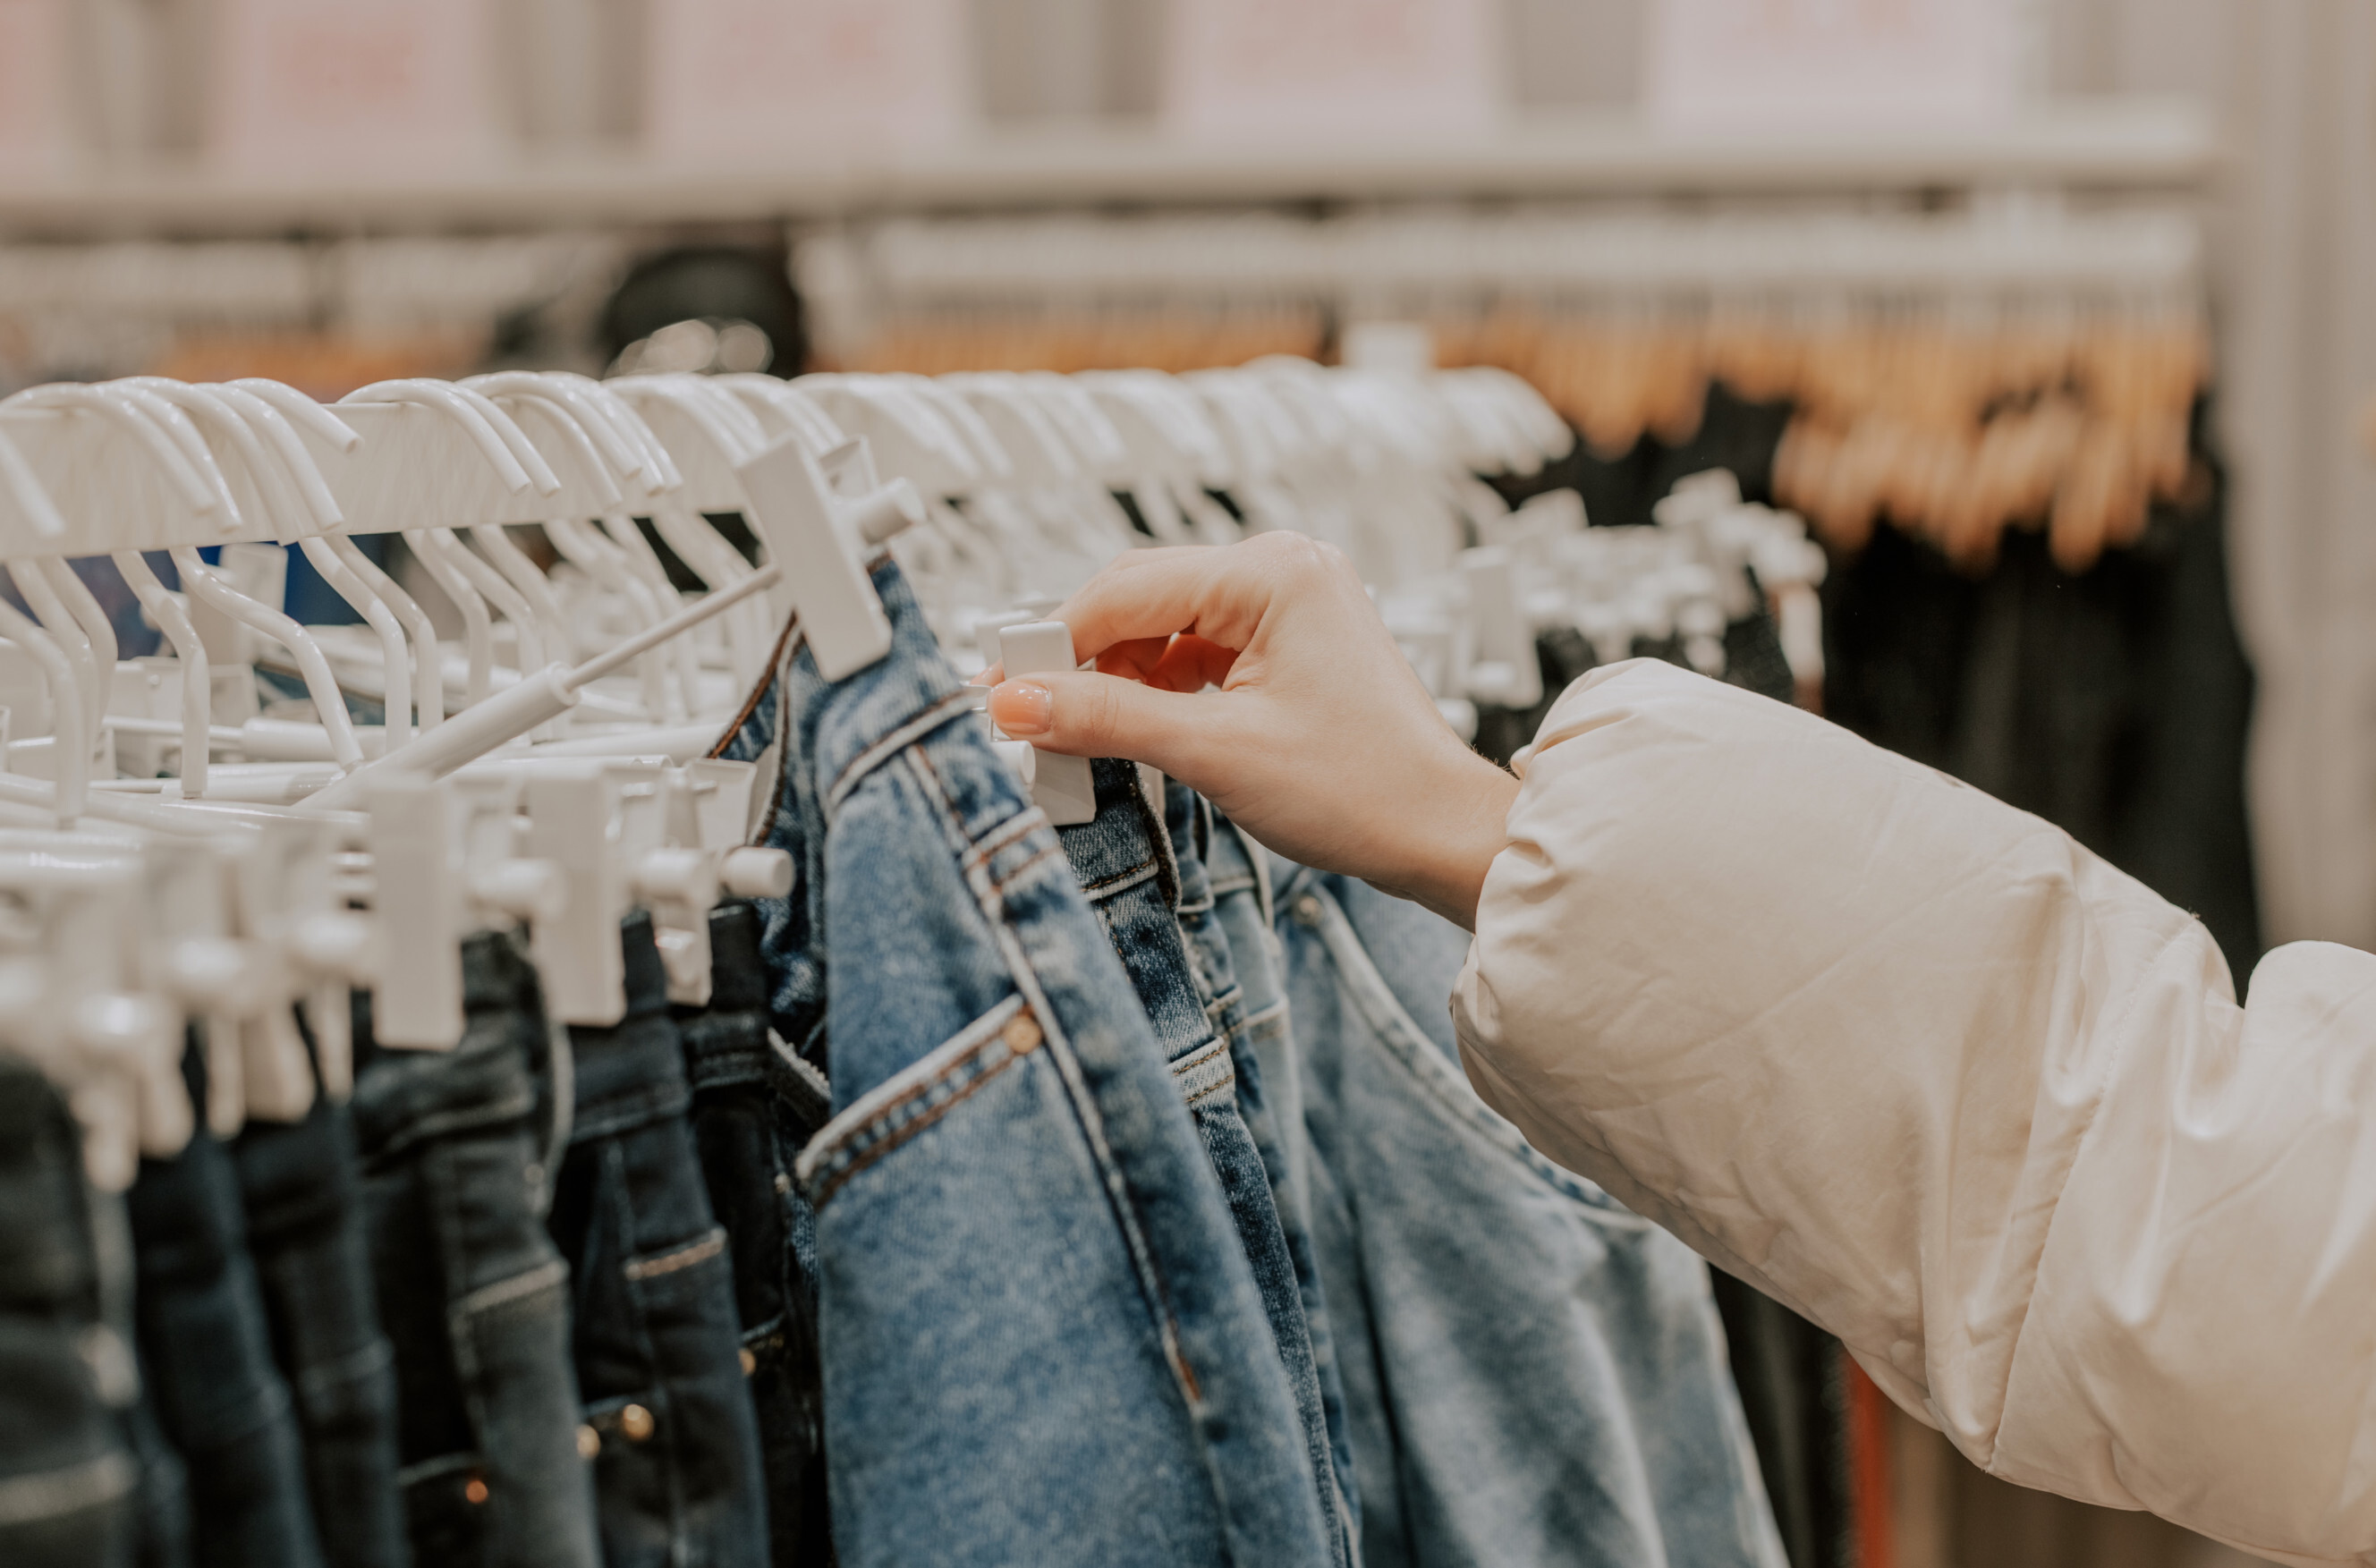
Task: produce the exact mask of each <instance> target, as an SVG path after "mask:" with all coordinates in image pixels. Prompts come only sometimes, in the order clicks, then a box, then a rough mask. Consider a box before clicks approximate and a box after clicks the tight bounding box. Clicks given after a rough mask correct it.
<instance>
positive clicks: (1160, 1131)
mask: <svg viewBox="0 0 2376 1568" xmlns="http://www.w3.org/2000/svg"><path fill="white" fill-rule="evenodd" d="M873 580H874V583H875V587H876V589H877V591H878V592H879V593H880V594H881V596H882V599H883V602H884V605H885V609H886V611H888V612H889V613H890V616H891V620H892V624H893V628H894V634H895V637H896V644H895V647H893V650H892V652H891V654H890V656H889V657H888V658H887V659H884V660H883V661H882V662H880V663H878V664H876V665H875V666H873V668H871V669H869V670H866V671H861V672H860V673H858V674H856V675H854V676H852V677H850V678H849V680H847V681H844V682H841V683H832V684H829V683H826V682H825V681H823V680H822V679H821V678H820V677H819V676H818V674H817V672H816V671H815V668H814V664H813V662H812V661H811V659H809V657H808V656H807V654H806V653H805V651H802V650H798V649H797V648H796V649H794V651H793V652H792V653H791V654H790V655H789V656H788V659H787V662H786V666H785V667H784V668H782V669H781V670H780V671H779V672H778V677H777V678H776V680H775V681H774V683H772V684H771V685H770V686H769V687H768V688H767V689H766V690H764V691H763V692H762V693H761V694H760V695H759V696H758V698H757V700H756V702H755V704H754V707H753V709H752V710H751V712H750V713H749V714H748V715H747V722H745V723H744V724H743V725H742V726H741V727H740V729H739V731H738V732H737V734H736V736H735V737H734V740H733V743H732V744H733V749H732V750H731V751H730V753H729V754H743V755H751V756H755V757H757V758H759V759H760V760H761V761H762V763H763V766H764V767H765V768H766V769H767V770H768V771H769V772H770V773H771V774H772V775H773V776H774V777H776V778H779V779H780V780H781V783H780V790H779V792H778V793H776V794H774V795H773V796H772V797H771V798H773V799H774V800H775V801H776V810H775V813H774V816H773V819H772V822H771V823H770V824H768V825H767V826H766V834H765V837H766V842H769V843H772V844H775V845H778V846H779V847H781V848H784V849H789V850H790V851H792V852H793V854H794V855H795V857H796V859H797V861H798V862H799V864H800V867H801V882H800V886H799V888H798V890H797V891H796V893H795V894H794V897H793V898H792V900H791V901H790V904H789V906H787V905H785V904H783V903H775V904H771V905H767V906H765V908H766V913H767V916H768V921H767V930H766V938H765V947H766V956H767V962H768V968H769V974H770V980H771V983H772V986H773V992H772V996H771V1012H772V1014H773V1016H774V1022H775V1027H776V1029H777V1031H778V1033H779V1034H780V1035H781V1036H782V1037H783V1038H784V1039H787V1040H789V1041H790V1042H792V1043H793V1044H794V1045H795V1046H797V1047H798V1048H799V1049H800V1051H802V1053H803V1054H804V1055H805V1056H807V1057H809V1058H810V1059H811V1060H812V1061H819V1060H822V1061H825V1062H826V1064H827V1065H828V1066H829V1072H830V1077H831V1080H832V1094H833V1104H834V1108H835V1112H836V1113H835V1116H834V1119H833V1121H832V1122H831V1123H829V1124H828V1125H827V1126H826V1128H825V1129H824V1131H822V1132H821V1133H819V1134H817V1136H816V1137H815V1139H814V1141H813V1142H812V1143H811V1144H810V1145H809V1146H808V1149H807V1151H806V1152H805V1153H804V1154H803V1155H802V1159H801V1166H800V1170H801V1177H802V1182H804V1183H805V1185H806V1187H807V1189H808V1192H809V1194H810V1196H811V1198H812V1200H813V1201H814V1205H815V1207H816V1219H817V1257H818V1265H819V1275H820V1290H821V1326H822V1334H823V1345H824V1367H825V1387H826V1433H827V1438H828V1442H829V1443H830V1445H831V1460H830V1472H831V1473H830V1490H831V1495H832V1505H833V1517H834V1539H835V1545H836V1548H837V1550H838V1553H839V1555H840V1560H841V1562H844V1563H846V1564H849V1565H850V1568H877V1565H889V1564H913V1563H921V1562H932V1563H935V1564H967V1563H979V1564H984V1565H990V1564H1005V1563H1012V1562H1032V1563H1035V1564H1050V1565H1054V1568H1064V1565H1070V1564H1078V1565H1081V1568H1089V1565H1092V1564H1094V1565H1098V1568H1108V1565H1128V1564H1146V1565H1148V1568H1157V1565H1161V1568H1170V1565H1171V1564H1177V1563H1200V1564H1202V1563H1218V1562H1234V1563H1238V1564H1241V1565H1247V1568H1251V1565H1253V1564H1264V1565H1270V1564H1286V1565H1294V1564H1306V1563H1323V1562H1331V1561H1333V1554H1332V1553H1331V1552H1330V1550H1329V1547H1328V1542H1327V1536H1326V1527H1325V1524H1324V1522H1323V1520H1322V1517H1321V1513H1320V1508H1319V1504H1318V1499H1317V1497H1316V1495H1315V1493H1314V1490H1313V1485H1312V1481H1311V1477H1310V1471H1309V1466H1308V1464H1307V1463H1306V1460H1305V1455H1304V1448H1303V1443H1302V1434H1301V1429H1300V1426H1299V1424H1298V1422H1297V1420H1296V1419H1295V1408H1294V1400H1293V1396H1292V1393H1291V1392H1290V1390H1289V1384H1288V1379H1287V1376H1286V1372H1285V1370H1284V1368H1283V1367H1282V1366H1281V1364H1280V1360H1279V1357H1278V1356H1277V1353H1276V1350H1275V1348H1274V1347H1273V1342H1272V1337H1271V1333H1270V1328H1269V1324H1268V1322H1267V1320H1266V1318H1265V1314H1264V1311H1263V1301H1262V1296H1261V1293H1260V1292H1259V1291H1258V1289H1256V1287H1255V1285H1254V1281H1253V1275H1252V1271H1251V1270H1250V1268H1249V1267H1248V1266H1247V1264H1246V1261H1245V1255H1244V1252H1243V1249H1242V1247H1241V1244H1240V1242H1239V1240H1238V1236H1237V1231H1236V1227H1235V1226H1234V1224H1233V1223H1232V1221H1231V1218H1230V1209H1229V1206H1228V1205H1227V1204H1226V1203H1225V1202H1224V1200H1223V1198H1222V1195H1221V1193H1220V1192H1219V1190H1218V1183H1217V1182H1215V1180H1214V1177H1213V1172H1212V1167H1211V1164H1210V1162H1209V1160H1208V1158H1207V1157H1206V1149H1205V1146H1204V1143H1203V1140H1202V1138H1201V1137H1200V1136H1199V1134H1198V1133H1197V1131H1196V1128H1195V1125H1194V1122H1193V1121H1192V1120H1191V1119H1190V1116H1189V1114H1188V1111H1187V1110H1186V1108H1185V1106H1184V1105H1183V1103H1182V1083H1181V1080H1179V1079H1178V1078H1176V1077H1175V1076H1174V1075H1173V1073H1172V1072H1171V1071H1170V1065H1171V1064H1170V1063H1167V1061H1166V1058H1165V1054H1164V1051H1163V1050H1162V1048H1161V1046H1160V1045H1159V1044H1158V1039H1157V1035H1156V1032H1155V1030H1154V1029H1153V1028H1150V1026H1149V1023H1148V1019H1147V1015H1146V1010H1145V1008H1144V1007H1143V1006H1142V1005H1141V1004H1140V1003H1139V1002H1138V1000H1137V999H1136V997H1135V994H1134V992H1133V990H1132V986H1131V982H1130V980H1129V977H1128V976H1127V975H1126V974H1125V973H1124V972H1123V967H1122V964H1121V963H1120V962H1119V961H1118V960H1117V958H1116V956H1115V953H1114V947H1113V944H1112V942H1111V939H1110V938H1109V936H1108V934H1107V932H1106V931H1105V929H1104V928H1103V927H1102V926H1101V924H1100V923H1099V921H1098V920H1097V919H1096V918H1095V916H1094V915H1093V914H1092V912H1091V910H1090V909H1089V907H1088V905H1087V901H1086V900H1085V899H1084V898H1083V897H1082V893H1081V888H1080V885H1079V883H1078V881H1077V880H1076V879H1075V874H1074V872H1073V868H1072V865H1071V864H1070V862H1068V861H1067V860H1066V858H1065V855H1064V851H1063V846H1062V845H1061V844H1060V843H1059V841H1058V839H1057V837H1056V835H1055V833H1054V832H1053V831H1052V830H1051V828H1050V827H1049V826H1048V824H1047V821H1046V819H1045V818H1044V817H1043V816H1041V815H1040V814H1039V813H1038V812H1037V811H1036V810H1033V809H1032V808H1031V807H1030V805H1029V803H1028V801H1027V800H1026V799H1025V797H1024V793H1023V790H1022V787H1021V786H1020V785H1019V784H1018V783H1017V781H1016V778H1014V776H1013V775H1012V774H1011V773H1010V772H1009V771H1008V770H1007V767H1006V765H1005V764H1004V762H1002V761H1001V760H1000V759H999V758H998V756H997V755H996V754H995V753H994V752H993V751H992V749H991V747H990V745H989V743H988V736H987V734H986V731H985V730H984V727H983V725H982V722H981V720H980V719H979V717H977V716H976V714H975V712H974V709H973V706H972V704H971V703H970V702H969V701H968V697H967V695H966V694H964V693H963V692H962V691H961V690H960V688H959V687H958V685H957V683H956V677H955V676H954V674H953V673H952V672H951V671H950V670H949V668H948V665H947V663H946V661H945V660H944V659H943V658H942V657H941V654H940V651H939V649H938V647H937V646H936V645H935V644H934V642H933V636H932V634H931V632H930V630H929V628H928V627H927V626H926V625H925V624H924V620H923V617H922V614H921V612H920V610H919V609H918V607H917V604H916V601H915V600H914V598H913V596H912V595H911V594H910V593H909V589H908V588H907V585H906V583H905V581H904V579H903V578H902V577H901V576H900V574H899V573H898V571H897V569H896V568H895V567H893V566H891V565H889V564H887V563H885V564H882V565H879V566H878V567H877V568H876V570H875V572H874V574H873ZM1169 918H1170V917H1169V913H1168V911H1166V921H1167V923H1168V922H1169ZM1172 941H1173V943H1174V944H1177V943H1178V941H1179V937H1178V935H1177V932H1176V928H1175V930H1174V932H1173V935H1172ZM837 953H841V954H847V955H849V961H847V962H840V963H837V962H836V961H835V957H834V955H835V954H837ZM1184 979H1185V978H1184V976H1183V977H1182V981H1183V984H1184ZM1187 1006H1188V1008H1189V1010H1190V1013H1191V1015H1192V1016H1194V1017H1195V1018H1198V1019H1200V1020H1201V1017H1202V1009H1201V1007H1200V1006H1199V1005H1198V1004H1197V1003H1196V1001H1195V999H1194V995H1193V993H1192V994H1190V995H1189V996H1188V998H1187ZM1226 1072H1227V1057H1226V1054H1222V1055H1220V1056H1219V1058H1218V1071H1217V1073H1216V1076H1220V1075H1225V1074H1226Z"/></svg>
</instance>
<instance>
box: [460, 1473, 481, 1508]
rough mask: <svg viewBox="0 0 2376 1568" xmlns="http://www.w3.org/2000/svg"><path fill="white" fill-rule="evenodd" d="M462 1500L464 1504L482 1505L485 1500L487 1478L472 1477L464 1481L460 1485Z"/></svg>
mask: <svg viewBox="0 0 2376 1568" xmlns="http://www.w3.org/2000/svg"><path fill="white" fill-rule="evenodd" d="M462 1500H463V1501H464V1502H465V1503H484V1502H485V1501H486V1500H487V1478H486V1477H484V1476H472V1477H471V1478H470V1479H469V1480H467V1481H464V1482H463V1483H462Z"/></svg>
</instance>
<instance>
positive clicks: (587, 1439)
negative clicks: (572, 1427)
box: [577, 1421, 602, 1459]
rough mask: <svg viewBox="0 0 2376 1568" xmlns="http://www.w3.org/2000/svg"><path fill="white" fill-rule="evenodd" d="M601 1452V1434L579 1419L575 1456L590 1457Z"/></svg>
mask: <svg viewBox="0 0 2376 1568" xmlns="http://www.w3.org/2000/svg"><path fill="white" fill-rule="evenodd" d="M601 1452H602V1434H601V1433H600V1432H599V1431H595V1430H594V1429H593V1428H592V1427H590V1426H588V1425H587V1424H586V1423H585V1422H583V1421H581V1422H579V1423H578V1426H577V1456H578V1457H579V1458H580V1459H591V1458H593V1457H594V1456H595V1455H597V1454H600V1453H601Z"/></svg>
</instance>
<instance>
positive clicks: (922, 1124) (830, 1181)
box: [811, 1007, 1031, 1211]
mask: <svg viewBox="0 0 2376 1568" xmlns="http://www.w3.org/2000/svg"><path fill="white" fill-rule="evenodd" d="M1015 1016H1016V1017H1017V1018H1028V1017H1030V1016H1031V1009H1030V1008H1028V1007H1025V1008H1022V1009H1020V1010H1018V1011H1017V1012H1016V1015H1015ZM1011 1021H1012V1020H1010V1022H1011ZM993 1045H1006V1039H1005V1036H1004V1035H1003V1034H998V1033H992V1035H991V1036H990V1037H989V1038H988V1039H984V1040H983V1041H982V1042H981V1043H980V1045H978V1046H975V1047H974V1048H973V1049H972V1050H971V1051H968V1052H966V1053H965V1055H964V1056H962V1057H960V1058H958V1059H957V1060H956V1061H955V1062H952V1063H949V1069H948V1071H947V1072H945V1073H943V1074H942V1075H940V1076H938V1077H936V1078H933V1080H931V1082H929V1083H922V1084H919V1085H917V1086H916V1087H914V1088H913V1089H910V1090H909V1092H908V1093H906V1094H903V1095H901V1096H900V1097H899V1098H898V1099H895V1100H893V1101H892V1102H891V1103H890V1104H888V1105H886V1106H885V1107H884V1108H883V1110H882V1111H881V1113H880V1114H878V1115H877V1116H876V1117H875V1118H874V1120H873V1122H872V1123H869V1124H868V1130H869V1131H870V1132H871V1131H873V1129H875V1128H879V1127H881V1126H882V1125H883V1123H885V1121H886V1120H887V1119H889V1117H890V1116H891V1114H892V1113H893V1112H894V1111H898V1110H900V1109H902V1108H903V1107H905V1106H907V1105H909V1104H910V1103H911V1102H912V1101H914V1099H916V1097H917V1096H919V1095H921V1094H923V1093H924V1092H926V1091H927V1090H929V1089H932V1088H935V1087H939V1086H940V1085H942V1084H944V1083H946V1082H948V1080H949V1078H950V1077H951V1076H952V1075H955V1074H956V1071H957V1070H958V1069H959V1068H960V1067H965V1066H968V1065H970V1064H972V1063H976V1062H979V1061H980V1059H981V1055H982V1053H983V1052H984V1051H988V1050H989V1049H990V1048H991V1047H992V1046H993ZM1028 1054H1029V1053H1028V1052H1027V1051H1016V1049H1015V1048H1014V1047H1013V1046H1006V1060H1005V1061H1004V1062H1001V1063H996V1064H995V1065H992V1066H989V1067H985V1068H983V1069H982V1070H981V1071H980V1072H979V1073H976V1074H975V1075H973V1077H972V1079H971V1080H970V1081H969V1082H968V1083H967V1084H966V1086H965V1087H963V1088H961V1089H958V1090H957V1091H956V1093H955V1094H952V1095H950V1096H949V1098H948V1099H944V1100H943V1101H942V1102H941V1103H940V1104H938V1105H935V1106H933V1108H932V1109H931V1110H929V1111H924V1112H921V1114H919V1115H918V1116H916V1117H915V1119H914V1120H912V1121H909V1122H903V1123H900V1124H899V1125H898V1126H897V1127H895V1128H891V1129H890V1130H888V1131H886V1132H884V1133H882V1134H879V1135H878V1136H877V1137H875V1138H874V1140H873V1142H871V1143H869V1144H868V1145H867V1146H866V1147H865V1149H864V1150H863V1151H862V1152H861V1153H858V1154H855V1155H852V1156H851V1157H850V1158H849V1163H848V1164H846V1165H843V1166H842V1167H840V1168H839V1169H838V1170H835V1171H834V1173H833V1174H832V1175H831V1176H830V1177H828V1178H826V1181H825V1182H822V1183H820V1184H819V1186H818V1187H817V1192H816V1196H815V1197H814V1199H813V1200H811V1201H812V1202H813V1203H814V1206H816V1208H817V1209H818V1210H819V1211H822V1210H823V1209H824V1208H825V1206H826V1204H827V1203H829V1202H831V1201H832V1199H833V1195H834V1194H836V1193H838V1192H839V1191H841V1189H842V1186H843V1184H844V1183H845V1182H848V1181H849V1179H850V1178H851V1177H853V1176H855V1175H857V1174H858V1173H859V1172H860V1171H861V1170H865V1169H866V1168H867V1167H868V1166H870V1165H873V1163H874V1162H875V1161H876V1160H878V1159H881V1158H883V1157H884V1156H885V1155H887V1154H889V1153H891V1152H892V1151H893V1150H894V1149H897V1148H898V1147H899V1146H901V1145H903V1144H905V1143H907V1142H908V1141H909V1139H910V1138H913V1137H914V1136H916V1134H919V1133H921V1132H923V1131H924V1130H925V1129H927V1128H929V1127H931V1126H933V1125H934V1124H935V1123H938V1122H939V1121H940V1120H941V1118H942V1117H944V1116H946V1115H947V1114H948V1113H949V1112H950V1111H954V1110H956V1108H957V1107H958V1106H960V1105H962V1104H964V1103H965V1102H966V1101H967V1100H968V1099H972V1098H973V1096H974V1094H975V1092H976V1091H977V1090H979V1089H980V1088H981V1087H983V1086H984V1085H986V1084H988V1083H989V1082H990V1081H991V1080H992V1079H993V1078H996V1077H997V1076H998V1075H1000V1074H1002V1073H1004V1072H1005V1071H1006V1070H1007V1069H1008V1068H1009V1067H1012V1066H1014V1065H1015V1064H1016V1063H1018V1062H1020V1061H1022V1060H1023V1058H1024V1057H1025V1056H1026V1055H1028Z"/></svg>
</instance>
